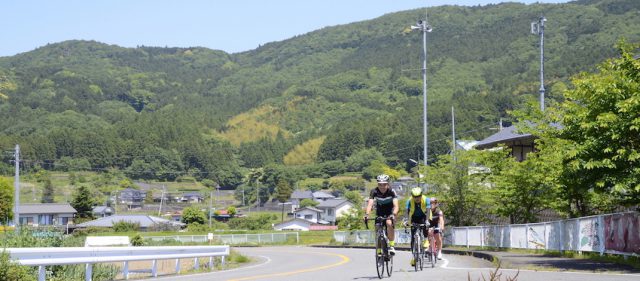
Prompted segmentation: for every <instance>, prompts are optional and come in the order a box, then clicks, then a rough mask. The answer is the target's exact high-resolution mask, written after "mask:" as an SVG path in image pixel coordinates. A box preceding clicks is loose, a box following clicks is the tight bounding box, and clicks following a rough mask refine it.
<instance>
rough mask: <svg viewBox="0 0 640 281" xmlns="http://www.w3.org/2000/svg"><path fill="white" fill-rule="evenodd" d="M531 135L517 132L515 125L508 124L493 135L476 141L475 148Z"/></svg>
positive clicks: (530, 136)
mask: <svg viewBox="0 0 640 281" xmlns="http://www.w3.org/2000/svg"><path fill="white" fill-rule="evenodd" d="M532 137H533V136H532V135H531V134H519V133H518V129H517V128H516V126H509V127H506V128H504V129H502V130H500V131H499V132H497V133H495V134H493V135H490V136H489V137H487V138H486V139H483V140H481V141H480V142H478V144H476V148H479V149H483V148H489V147H494V146H496V145H497V144H499V143H503V142H508V141H514V140H519V139H528V138H532Z"/></svg>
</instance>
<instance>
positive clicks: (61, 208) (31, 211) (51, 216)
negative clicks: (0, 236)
mask: <svg viewBox="0 0 640 281" xmlns="http://www.w3.org/2000/svg"><path fill="white" fill-rule="evenodd" d="M18 210H19V213H20V217H19V221H20V224H22V225H34V226H35V225H38V226H42V225H67V224H73V217H74V215H75V214H76V213H77V211H76V209H74V208H73V207H71V205H70V204H69V203H40V204H20V205H19V206H18Z"/></svg>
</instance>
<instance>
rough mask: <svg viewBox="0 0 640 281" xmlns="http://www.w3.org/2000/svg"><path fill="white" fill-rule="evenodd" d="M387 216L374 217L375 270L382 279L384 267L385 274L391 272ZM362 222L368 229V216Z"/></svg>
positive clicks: (391, 258) (388, 274)
mask: <svg viewBox="0 0 640 281" xmlns="http://www.w3.org/2000/svg"><path fill="white" fill-rule="evenodd" d="M389 218H390V217H388V216H378V217H376V218H375V222H376V223H375V227H376V271H377V272H378V278H380V279H382V277H383V276H384V272H385V269H386V271H387V276H389V277H391V273H392V272H393V255H391V254H389V238H388V237H387V223H386V221H387V219H389ZM364 224H365V226H366V227H367V229H369V220H368V218H367V219H365V220H364Z"/></svg>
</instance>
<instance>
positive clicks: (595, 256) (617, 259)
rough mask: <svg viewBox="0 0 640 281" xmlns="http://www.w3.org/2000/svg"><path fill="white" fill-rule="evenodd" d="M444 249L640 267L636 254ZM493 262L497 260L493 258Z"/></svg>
mask: <svg viewBox="0 0 640 281" xmlns="http://www.w3.org/2000/svg"><path fill="white" fill-rule="evenodd" d="M445 248H446V249H451V250H461V251H493V252H508V253H518V254H539V255H543V256H548V257H562V258H571V259H586V260H591V261H596V262H608V263H615V264H622V265H628V266H631V267H633V268H634V269H640V257H638V256H624V255H616V254H603V255H602V256H601V255H600V253H596V252H581V253H579V252H575V251H555V250H542V249H511V248H497V247H469V248H467V247H459V246H448V247H447V246H445ZM494 264H497V261H496V260H495V258H494Z"/></svg>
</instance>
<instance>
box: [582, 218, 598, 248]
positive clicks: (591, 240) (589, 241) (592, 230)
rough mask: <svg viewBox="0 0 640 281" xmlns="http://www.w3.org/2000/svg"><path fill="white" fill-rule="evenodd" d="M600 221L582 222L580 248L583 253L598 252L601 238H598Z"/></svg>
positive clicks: (586, 220)
mask: <svg viewBox="0 0 640 281" xmlns="http://www.w3.org/2000/svg"><path fill="white" fill-rule="evenodd" d="M598 229H599V225H598V220H597V219H596V218H591V219H585V220H581V221H580V247H579V249H580V250H581V251H598V249H599V247H600V236H598Z"/></svg>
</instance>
